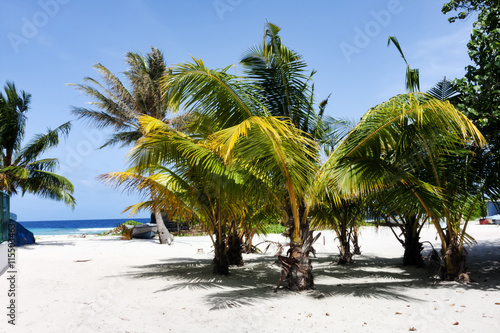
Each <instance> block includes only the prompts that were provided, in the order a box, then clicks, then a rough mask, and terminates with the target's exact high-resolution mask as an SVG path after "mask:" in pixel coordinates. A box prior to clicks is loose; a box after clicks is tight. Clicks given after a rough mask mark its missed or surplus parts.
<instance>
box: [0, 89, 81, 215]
mask: <svg viewBox="0 0 500 333" xmlns="http://www.w3.org/2000/svg"><path fill="white" fill-rule="evenodd" d="M4 93H5V95H4ZM4 93H1V92H0V191H5V192H7V193H8V194H10V195H13V194H17V193H19V191H20V192H21V193H22V194H24V193H32V194H35V195H37V196H40V197H43V198H48V199H53V200H58V201H63V202H65V203H66V204H67V205H69V206H71V207H74V205H75V199H74V198H73V196H72V194H73V190H74V189H73V185H72V184H71V182H70V181H69V180H68V179H66V178H65V177H62V176H60V175H58V174H56V173H54V171H55V169H56V168H57V166H58V160H57V159H55V158H43V159H39V158H40V156H41V155H42V154H43V153H44V152H46V151H47V150H48V149H50V148H52V147H55V146H57V145H58V144H59V137H60V136H67V135H68V133H69V131H70V129H71V124H70V123H69V122H68V123H65V124H63V125H61V126H59V127H58V128H56V129H54V130H48V131H47V133H45V134H38V135H36V136H35V137H34V138H33V139H32V140H31V141H30V142H29V143H28V144H27V145H25V146H22V141H23V139H24V134H25V126H26V121H27V117H26V112H27V111H28V109H29V103H30V99H31V95H30V94H27V93H26V92H24V91H21V92H20V93H19V92H18V91H17V90H16V87H15V85H14V83H10V82H8V83H7V84H6V85H5V87H4Z"/></svg>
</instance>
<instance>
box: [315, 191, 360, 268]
mask: <svg viewBox="0 0 500 333" xmlns="http://www.w3.org/2000/svg"><path fill="white" fill-rule="evenodd" d="M336 199H337V200H336ZM363 199H364V198H360V197H358V198H340V199H338V198H337V197H335V196H333V197H332V196H331V195H328V194H327V195H326V196H325V199H324V200H323V201H322V202H319V203H317V205H316V206H315V207H314V209H312V211H311V213H312V225H313V226H315V227H319V228H321V229H333V230H334V231H335V234H336V236H337V239H338V241H339V258H338V261H337V262H338V263H339V264H348V263H351V262H352V256H353V254H360V253H359V246H358V248H357V249H356V246H357V241H355V239H356V238H357V231H358V227H359V224H360V222H361V221H362V220H363V218H364V216H365V215H366V210H365V209H364V206H365V204H364V202H363ZM351 243H353V245H354V247H355V248H354V249H352V250H351ZM355 250H357V251H358V253H355V252H356V251H355Z"/></svg>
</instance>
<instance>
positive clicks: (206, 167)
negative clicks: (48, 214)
mask: <svg viewBox="0 0 500 333" xmlns="http://www.w3.org/2000/svg"><path fill="white" fill-rule="evenodd" d="M141 123H142V127H143V129H144V137H143V138H142V139H140V140H138V141H137V144H136V146H135V147H134V148H133V149H132V151H131V153H130V159H131V160H132V163H133V165H135V166H136V167H135V168H134V170H131V171H130V172H126V173H111V174H106V175H102V179H104V180H105V181H106V182H109V183H112V184H114V185H116V186H119V187H123V188H125V189H127V190H132V191H136V190H138V191H140V192H141V191H144V193H150V192H151V193H154V194H155V195H154V196H155V198H156V200H150V201H147V202H142V203H139V204H137V205H135V206H133V207H129V209H130V210H131V211H132V212H136V211H138V210H141V209H150V208H154V209H161V210H162V211H164V212H167V213H168V214H169V215H171V216H175V214H181V215H184V216H194V218H195V219H196V220H197V221H198V222H199V223H200V224H201V225H202V226H203V228H204V229H205V231H206V232H207V233H208V234H209V235H210V237H211V240H212V242H213V245H214V249H215V258H214V273H216V274H228V273H229V265H231V264H235V265H241V264H242V262H243V261H242V258H241V244H239V242H238V240H239V239H240V237H239V235H238V232H237V226H238V222H239V221H241V220H243V219H245V218H246V217H247V216H248V215H249V210H250V206H251V205H258V204H259V202H257V201H260V202H262V201H263V198H264V197H263V195H265V194H266V191H265V187H266V184H265V183H264V182H263V181H262V180H259V179H257V178H256V177H255V176H252V175H251V174H250V173H249V172H246V170H244V169H242V168H240V166H239V165H238V163H236V162H233V165H229V164H228V163H225V162H224V161H223V160H222V158H221V156H220V153H219V149H217V148H216V147H217V146H218V145H217V144H214V143H213V142H212V140H207V139H198V138H196V137H194V136H188V135H186V134H185V133H181V132H178V131H176V130H174V129H172V128H170V127H169V126H168V125H166V124H165V123H163V122H160V121H158V120H156V119H154V118H151V117H142V118H141ZM166 166H170V167H166ZM152 168H154V170H151V169H152ZM152 171H153V172H152ZM146 175H148V176H146ZM257 183H258V184H260V186H257V185H255V184H257ZM235 248H236V250H235Z"/></svg>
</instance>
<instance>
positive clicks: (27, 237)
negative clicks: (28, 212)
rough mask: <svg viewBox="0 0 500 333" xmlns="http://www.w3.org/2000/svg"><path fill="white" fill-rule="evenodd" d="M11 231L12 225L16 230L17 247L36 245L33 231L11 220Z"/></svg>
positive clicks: (15, 240)
mask: <svg viewBox="0 0 500 333" xmlns="http://www.w3.org/2000/svg"><path fill="white" fill-rule="evenodd" d="M10 224H11V225H10V226H9V230H11V228H12V224H14V226H15V228H16V234H15V238H14V245H15V246H23V245H29V244H35V236H34V235H33V233H32V232H31V231H29V230H28V229H26V228H25V227H23V226H22V225H21V224H20V223H17V222H16V221H14V220H10Z"/></svg>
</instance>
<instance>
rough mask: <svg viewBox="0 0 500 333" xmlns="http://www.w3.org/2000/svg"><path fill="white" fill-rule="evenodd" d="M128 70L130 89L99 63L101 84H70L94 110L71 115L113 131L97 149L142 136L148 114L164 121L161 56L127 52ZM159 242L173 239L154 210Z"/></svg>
mask: <svg viewBox="0 0 500 333" xmlns="http://www.w3.org/2000/svg"><path fill="white" fill-rule="evenodd" d="M126 62H127V64H128V65H129V68H128V70H126V71H125V72H124V74H125V77H126V78H127V80H128V83H129V85H130V89H131V90H128V89H127V87H126V86H125V85H124V84H123V83H122V82H121V81H120V79H119V78H118V77H117V76H115V75H114V74H113V73H111V71H110V70H109V69H107V68H106V67H104V66H103V65H101V64H97V65H95V66H94V68H95V69H96V70H97V71H98V72H99V73H100V74H101V76H102V79H103V81H104V83H103V84H102V83H100V82H99V81H97V80H95V79H93V78H90V77H87V78H85V79H84V80H83V81H84V82H85V83H87V84H70V85H73V86H75V87H76V88H77V89H78V90H80V91H82V92H83V93H85V94H87V95H88V96H90V97H92V98H93V99H94V101H93V102H91V103H90V104H91V105H92V106H94V107H95V108H96V109H93V108H87V107H73V109H72V112H73V113H74V114H75V115H77V116H78V118H79V119H85V120H87V121H89V122H90V123H91V124H93V125H95V126H97V127H98V128H104V127H110V128H112V129H113V130H114V132H115V133H114V134H112V136H111V138H110V139H109V140H108V141H107V142H106V143H105V144H104V145H103V146H102V147H101V148H103V147H106V146H109V145H115V144H120V145H121V146H122V147H123V146H126V145H130V144H134V143H135V142H136V141H137V140H138V139H139V138H141V137H142V132H141V130H140V126H139V117H140V116H143V115H148V116H151V117H153V118H156V119H159V120H161V121H165V122H169V123H173V122H174V121H173V120H169V119H167V111H168V109H167V104H166V103H164V101H163V98H164V96H163V92H162V88H161V85H160V83H161V79H162V77H163V76H164V75H165V74H166V64H165V60H164V57H163V54H162V53H161V52H160V51H159V50H158V49H156V48H154V47H152V48H151V52H150V53H148V54H147V55H146V56H142V55H140V54H138V53H134V52H129V53H127V55H126ZM154 215H155V219H156V223H157V226H158V233H159V236H160V243H161V244H165V243H168V244H170V243H171V242H172V240H173V236H172V235H171V234H170V232H169V231H168V229H167V228H166V227H165V224H164V222H163V217H162V215H163V214H162V212H161V210H159V209H157V210H155V211H154Z"/></svg>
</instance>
